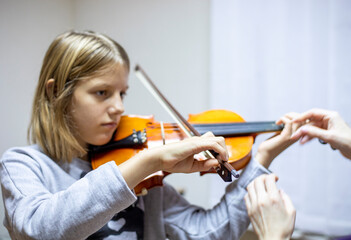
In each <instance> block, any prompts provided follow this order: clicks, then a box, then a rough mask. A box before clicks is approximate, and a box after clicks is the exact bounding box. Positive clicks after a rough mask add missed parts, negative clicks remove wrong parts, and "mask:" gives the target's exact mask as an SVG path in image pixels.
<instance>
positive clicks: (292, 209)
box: [280, 190, 296, 214]
mask: <svg viewBox="0 0 351 240" xmlns="http://www.w3.org/2000/svg"><path fill="white" fill-rule="evenodd" d="M280 195H281V197H282V199H283V203H284V205H285V209H286V210H287V212H289V213H291V214H295V213H296V210H295V207H294V204H293V203H292V201H291V199H290V197H289V196H288V195H287V194H286V193H285V192H284V191H283V190H280Z"/></svg>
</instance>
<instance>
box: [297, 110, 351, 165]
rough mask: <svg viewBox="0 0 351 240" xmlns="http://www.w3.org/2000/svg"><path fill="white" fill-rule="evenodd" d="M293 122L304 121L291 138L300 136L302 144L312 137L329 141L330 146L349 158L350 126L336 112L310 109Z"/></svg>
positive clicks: (350, 156)
mask: <svg viewBox="0 0 351 240" xmlns="http://www.w3.org/2000/svg"><path fill="white" fill-rule="evenodd" d="M293 122H294V123H305V124H306V125H304V126H303V127H301V128H300V129H299V130H297V131H296V132H295V133H294V134H293V135H292V136H291V139H292V140H297V139H299V138H301V141H300V142H301V143H302V144H304V143H306V142H308V141H310V140H311V139H313V138H319V139H321V140H323V141H324V142H326V143H329V144H330V145H331V147H332V148H334V149H338V150H340V152H341V154H342V155H343V156H345V157H346V158H348V159H351V128H350V127H349V126H348V125H347V124H346V122H345V121H344V120H343V119H342V118H341V116H340V115H339V113H338V112H335V111H329V110H324V109H311V110H309V111H307V112H305V113H303V114H301V115H300V116H298V117H296V118H295V119H294V120H293Z"/></svg>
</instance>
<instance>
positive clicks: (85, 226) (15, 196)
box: [0, 152, 136, 240]
mask: <svg viewBox="0 0 351 240" xmlns="http://www.w3.org/2000/svg"><path fill="white" fill-rule="evenodd" d="M0 171H1V172H0V176H1V185H2V193H3V201H4V205H5V209H6V211H5V218H6V219H5V224H6V227H7V228H8V230H9V233H10V235H11V238H13V239H46V240H49V239H85V238H87V237H88V236H89V235H91V234H93V233H94V232H96V231H97V230H99V229H100V228H101V227H102V226H103V225H104V224H106V223H107V222H108V221H109V220H110V219H111V218H112V217H113V215H114V214H115V213H117V212H119V211H121V210H123V209H125V208H127V207H128V206H129V205H131V204H132V203H133V202H134V201H135V200H136V197H135V195H134V194H133V192H132V191H131V190H130V189H129V188H128V186H127V184H126V182H125V181H124V179H123V177H122V176H121V174H120V172H119V170H118V167H117V165H116V164H115V163H114V162H109V163H106V164H104V165H102V166H100V167H99V168H98V169H96V170H93V171H91V172H89V173H88V174H86V175H85V176H84V177H83V178H81V179H80V180H78V181H75V180H74V181H73V180H72V184H70V186H69V187H68V188H65V189H62V190H60V191H57V192H52V191H49V189H52V186H50V184H53V183H52V182H55V181H48V179H47V178H48V175H46V174H45V171H46V170H45V168H43V166H42V165H40V164H39V163H38V162H37V161H36V160H35V159H33V158H32V157H30V156H28V155H26V154H18V153H16V154H15V153H13V152H12V153H11V152H10V153H8V154H5V155H4V156H3V158H2V160H1V164H0ZM58 177H59V176H58ZM56 180H57V182H60V180H59V179H56Z"/></svg>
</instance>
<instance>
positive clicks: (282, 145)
mask: <svg viewBox="0 0 351 240" xmlns="http://www.w3.org/2000/svg"><path fill="white" fill-rule="evenodd" d="M298 115H299V114H298V113H294V112H292V113H288V114H285V115H284V116H283V117H281V118H280V119H279V120H278V121H276V124H284V129H283V131H282V132H281V133H280V134H276V135H274V136H273V137H271V138H269V139H267V140H266V141H264V142H262V143H261V144H260V146H259V147H258V150H257V153H256V156H255V159H256V161H258V162H259V163H260V164H261V165H263V166H264V167H266V168H268V167H269V165H270V164H271V162H272V161H273V159H274V158H275V157H276V156H278V155H279V154H280V153H281V152H283V151H284V150H285V149H286V148H288V147H289V146H290V145H292V144H293V143H295V142H296V141H297V140H298V139H291V135H292V134H293V133H294V132H295V131H296V130H297V129H298V128H299V127H300V126H301V125H302V124H301V123H293V122H292V120H293V119H294V118H296V117H297V116H298Z"/></svg>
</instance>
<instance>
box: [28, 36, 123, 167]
mask: <svg viewBox="0 0 351 240" xmlns="http://www.w3.org/2000/svg"><path fill="white" fill-rule="evenodd" d="M116 63H118V64H121V65H122V66H125V67H126V69H127V70H128V71H129V67H130V66H129V64H130V63H129V58H128V55H127V53H126V52H125V50H124V49H123V48H122V47H121V46H120V45H119V44H118V43H117V42H115V41H114V40H112V39H111V38H109V37H107V36H105V35H102V34H99V33H95V32H91V31H87V32H76V31H69V32H65V33H63V34H61V35H59V36H58V37H56V38H55V40H54V41H53V42H52V43H51V45H50V47H49V49H48V50H47V52H46V55H45V58H44V61H43V65H42V68H41V72H40V77H39V82H38V85H37V89H36V93H35V97H34V101H33V109H32V117H31V122H30V125H29V128H28V140H29V142H30V143H37V144H38V145H39V146H40V147H42V149H43V151H44V152H45V153H46V154H47V155H48V156H49V157H51V158H52V159H54V160H55V161H59V160H63V161H68V162H70V161H71V160H72V158H74V157H78V156H83V155H84V154H86V153H87V149H85V148H83V147H82V146H81V145H80V144H79V143H78V141H77V140H76V139H75V137H74V134H73V132H74V126H73V124H72V121H71V120H70V117H69V114H67V113H68V106H69V104H70V103H71V100H72V93H73V91H74V89H75V86H76V84H77V82H78V81H79V80H82V79H87V78H89V77H93V76H98V75H99V74H102V73H103V71H104V70H105V69H107V68H108V67H110V66H111V65H112V64H116ZM49 79H54V85H53V87H52V88H51V90H52V92H50V93H48V92H47V91H46V84H47V82H48V80H49Z"/></svg>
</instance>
